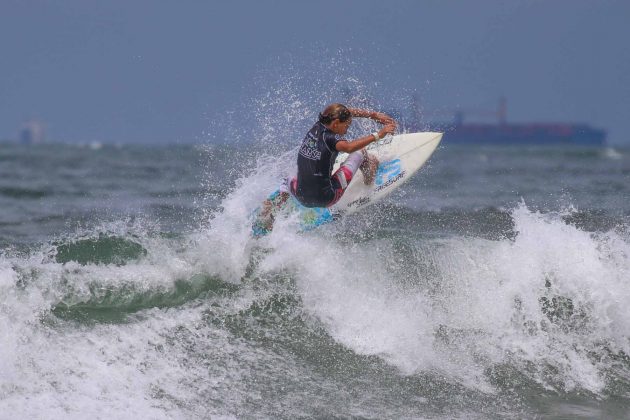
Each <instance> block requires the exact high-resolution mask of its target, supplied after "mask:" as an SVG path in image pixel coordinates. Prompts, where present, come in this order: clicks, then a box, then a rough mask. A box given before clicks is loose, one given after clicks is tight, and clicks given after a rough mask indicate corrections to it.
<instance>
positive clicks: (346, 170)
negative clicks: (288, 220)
mask: <svg viewBox="0 0 630 420" xmlns="http://www.w3.org/2000/svg"><path fill="white" fill-rule="evenodd" d="M364 158H365V155H364V154H363V152H362V151H358V152H353V153H350V155H349V156H348V157H347V158H346V160H345V161H343V163H342V164H341V166H340V167H339V169H337V170H336V171H335V173H334V174H332V176H331V177H330V188H326V189H325V190H323V191H322V193H321V200H320V201H318V202H303V201H302V200H301V199H300V197H299V195H298V194H297V178H295V177H294V178H292V179H291V180H289V181H288V182H286V183H285V186H284V188H285V191H286V192H290V193H291V194H292V195H293V196H294V197H295V198H297V200H298V201H299V202H300V203H301V204H302V205H303V206H305V207H331V206H333V205H335V204H336V203H337V202H338V201H339V200H340V199H341V197H342V196H343V193H344V192H345V191H346V188H348V185H350V181H352V178H353V177H354V174H355V173H356V172H357V170H358V169H359V167H360V166H361V163H363V160H364ZM281 190H282V188H281Z"/></svg>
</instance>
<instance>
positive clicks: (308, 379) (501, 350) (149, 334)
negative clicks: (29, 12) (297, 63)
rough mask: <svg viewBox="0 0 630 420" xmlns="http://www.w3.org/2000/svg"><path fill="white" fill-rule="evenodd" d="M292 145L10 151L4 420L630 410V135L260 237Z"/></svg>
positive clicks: (493, 168) (627, 414)
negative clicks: (267, 203) (257, 211)
mask: <svg viewBox="0 0 630 420" xmlns="http://www.w3.org/2000/svg"><path fill="white" fill-rule="evenodd" d="M294 146H296V144H294V145H290V144H289V145H284V146H283V145H280V146H278V147H275V148H273V149H270V148H269V147H268V145H264V144H263V143H262V142H254V143H253V144H251V145H247V146H244V145H240V146H237V145H231V144H230V142H226V145H201V146H131V145H123V146H114V145H99V144H94V145H83V146H81V145H62V144H43V145H35V146H30V147H26V146H20V145H16V144H0V209H1V210H0V418H2V419H50V418H55V419H57V418H58V419H84V418H97V419H145V418H146V419H148V418H150V419H186V418H213V419H229V418H238V419H248V418H252V419H253V418H256V419H258V418H287V419H294V418H362V419H417V418H424V419H454V418H458V419H486V418H493V419H495V418H506V419H509V418H518V419H520V418H545V419H547V418H554V419H555V418H558V419H560V418H566V419H576V418H615V419H619V418H630V150H629V149H623V148H604V149H588V148H564V149H563V148H544V147H543V148H541V147H538V148H525V147H522V148H519V147H505V148H501V147H462V146H457V147H455V146H450V145H449V144H448V135H445V137H444V140H443V142H442V144H441V146H440V147H439V149H438V150H437V151H436V153H435V154H434V155H433V157H432V158H431V160H430V161H429V164H428V165H427V166H426V167H424V168H423V169H422V170H421V171H420V172H419V173H418V174H417V175H416V176H415V177H414V178H413V179H412V180H410V181H409V182H408V183H406V184H405V185H404V186H402V187H401V188H400V189H399V190H398V191H397V192H396V193H394V194H393V195H392V196H390V198H388V199H387V200H385V201H384V202H380V203H377V204H375V205H373V206H371V207H367V208H365V209H363V210H362V211H361V212H360V213H358V214H357V215H356V217H352V218H347V219H343V220H340V221H338V222H336V223H334V224H330V225H327V226H324V227H322V228H321V229H317V230H314V231H311V232H307V233H298V232H297V231H296V229H295V226H294V225H293V224H292V223H293V222H292V221H291V220H286V221H280V222H279V223H278V224H277V226H276V229H275V230H274V231H273V233H272V234H271V235H269V236H267V237H264V238H262V239H259V240H254V239H252V238H251V237H250V214H251V212H252V210H253V209H254V208H255V207H256V206H257V205H258V204H259V203H260V202H261V200H262V199H263V198H264V197H265V196H266V195H267V194H268V193H270V192H271V191H273V190H274V189H275V187H276V185H277V183H278V180H279V179H280V178H281V177H282V176H283V174H285V173H287V172H289V171H291V168H292V165H293V164H294V161H295V153H296V149H295V147H294Z"/></svg>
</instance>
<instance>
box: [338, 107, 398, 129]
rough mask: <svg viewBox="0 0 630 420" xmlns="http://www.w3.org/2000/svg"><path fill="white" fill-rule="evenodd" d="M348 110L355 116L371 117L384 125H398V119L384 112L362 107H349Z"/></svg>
mask: <svg viewBox="0 0 630 420" xmlns="http://www.w3.org/2000/svg"><path fill="white" fill-rule="evenodd" d="M348 110H349V111H350V113H351V114H352V116H353V117H358V118H369V119H372V120H374V121H376V122H379V123H381V124H383V125H388V124H393V125H394V126H395V125H396V121H395V120H394V119H393V118H392V117H390V116H389V115H387V114H385V113H383V112H376V111H368V110H367V109H361V108H349V109H348Z"/></svg>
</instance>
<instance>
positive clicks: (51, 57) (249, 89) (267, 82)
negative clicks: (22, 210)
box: [0, 0, 630, 144]
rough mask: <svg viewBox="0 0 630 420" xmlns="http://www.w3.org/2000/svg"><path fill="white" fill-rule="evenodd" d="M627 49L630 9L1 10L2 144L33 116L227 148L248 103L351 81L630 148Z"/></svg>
mask: <svg viewBox="0 0 630 420" xmlns="http://www.w3.org/2000/svg"><path fill="white" fill-rule="evenodd" d="M629 40H630V1H625V0H624V1H602V0H598V1H595V0H592V1H580V0H563V1H551V0H545V1H437V0H436V1H395V0H394V1H391V0H390V1H383V0H381V1H366V0H361V1H343V0H338V1H334V2H333V1H309V2H307V1H295V0H294V1H262V0H261V1H229V2H228V1H221V2H219V1H209V0H208V1H140V0H134V1H119V0H108V1H98V2H97V1H91V0H76V1H75V0H63V1H43V0H37V1H35V0H33V1H31V0H0V139H2V138H5V139H11V138H15V137H16V136H17V132H18V130H19V128H20V126H21V125H22V124H23V122H24V121H26V120H28V119H30V118H38V119H40V120H42V121H44V122H45V123H46V124H47V126H48V131H49V137H50V138H52V139H54V140H66V141H92V140H99V141H107V142H143V143H149V142H155V143H166V142H201V141H217V139H220V138H222V137H221V135H222V134H221V133H217V131H221V130H223V129H225V127H226V124H222V123H219V122H221V121H223V120H224V119H229V120H230V121H231V122H230V124H236V125H239V124H240V125H243V126H251V125H255V124H257V123H259V122H256V119H255V118H254V116H253V115H252V113H251V112H249V111H244V110H250V111H251V110H252V104H259V105H260V104H262V105H264V106H265V112H266V113H267V114H268V116H269V117H268V120H271V121H273V118H275V117H276V115H275V112H274V109H273V104H274V103H278V102H279V101H284V102H286V101H287V100H289V99H295V98H298V99H300V100H302V101H304V100H309V98H312V102H315V103H313V104H309V106H310V107H311V108H312V109H313V110H317V109H319V108H320V107H321V106H323V105H324V104H322V103H316V102H317V99H320V100H321V98H320V97H318V95H317V91H318V90H319V91H325V92H326V93H327V94H326V95H325V97H326V98H327V99H333V98H334V92H337V91H339V92H341V90H342V89H343V87H345V85H347V84H348V83H350V82H348V83H346V82H347V81H348V80H350V81H351V83H350V85H351V86H352V87H356V86H360V87H361V89H362V93H363V94H364V95H366V96H368V97H370V98H371V101H372V103H375V104H378V105H380V106H383V107H395V106H399V105H400V104H401V103H404V102H405V101H408V100H409V99H408V98H409V97H410V96H411V95H412V94H414V93H416V94H417V95H418V97H419V100H420V103H421V106H422V108H423V109H424V110H425V113H426V115H427V116H429V115H430V116H440V117H444V116H445V115H446V114H447V112H449V111H450V110H452V109H456V108H460V109H464V110H477V111H483V110H492V109H494V108H495V107H496V102H497V100H498V98H499V97H500V96H501V95H504V96H505V97H506V98H507V100H508V121H512V122H527V121H544V122H556V121H557V122H586V123H589V124H591V125H594V126H596V127H601V128H605V129H607V130H608V131H609V141H610V142H611V143H618V144H619V143H624V144H630V127H629V126H628V122H627V121H628V119H629V116H630V41H629ZM287 80H291V81H292V82H291V83H289V84H290V88H287V87H286V86H287ZM283 86H284V87H285V88H282V87H283ZM331 93H332V96H331ZM340 99H341V98H340ZM244 104H249V105H248V106H244ZM262 105H261V106H262ZM248 107H249V108H248ZM258 111H259V112H260V110H258ZM280 111H281V112H278V113H277V114H278V115H277V118H278V119H281V118H285V117H286V115H283V113H286V107H285V108H282V109H281V110H280ZM436 111H437V112H436ZM469 115H471V116H472V115H474V113H473V112H472V111H471V112H470V114H469ZM444 118H446V117H444ZM302 130H303V127H302V128H300V131H302ZM208 132H211V134H208ZM209 139H212V140H209Z"/></svg>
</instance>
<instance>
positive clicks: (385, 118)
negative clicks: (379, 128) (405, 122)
mask: <svg viewBox="0 0 630 420" xmlns="http://www.w3.org/2000/svg"><path fill="white" fill-rule="evenodd" d="M372 119H373V120H376V121H378V122H380V123H381V124H383V125H387V124H396V121H394V119H393V118H392V117H390V116H389V115H387V114H385V113H383V112H375V113H374V114H372Z"/></svg>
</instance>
